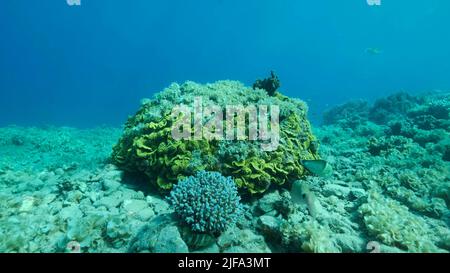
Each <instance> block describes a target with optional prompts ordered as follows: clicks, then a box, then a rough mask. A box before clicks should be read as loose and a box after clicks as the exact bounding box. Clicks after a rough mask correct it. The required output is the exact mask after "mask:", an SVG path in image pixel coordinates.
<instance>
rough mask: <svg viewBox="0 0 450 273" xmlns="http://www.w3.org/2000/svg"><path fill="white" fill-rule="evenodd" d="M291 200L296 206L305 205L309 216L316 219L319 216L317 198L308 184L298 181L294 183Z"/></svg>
mask: <svg viewBox="0 0 450 273" xmlns="http://www.w3.org/2000/svg"><path fill="white" fill-rule="evenodd" d="M291 199H292V202H294V203H296V204H300V205H301V204H305V205H306V207H307V208H308V211H309V214H310V215H311V216H312V217H313V218H316V216H317V198H316V196H315V195H314V193H313V192H312V191H311V190H310V188H309V186H308V184H306V183H304V182H302V181H300V180H297V181H295V182H294V183H292V188H291Z"/></svg>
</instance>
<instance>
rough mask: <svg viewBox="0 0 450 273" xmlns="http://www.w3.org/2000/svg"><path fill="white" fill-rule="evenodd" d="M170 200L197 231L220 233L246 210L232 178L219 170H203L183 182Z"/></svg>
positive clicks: (175, 188)
mask: <svg viewBox="0 0 450 273" xmlns="http://www.w3.org/2000/svg"><path fill="white" fill-rule="evenodd" d="M168 201H169V203H170V204H171V205H172V206H173V208H174V210H175V213H176V214H177V215H178V216H179V217H180V218H181V220H182V221H183V222H184V223H185V224H187V225H188V226H189V227H190V228H191V230H192V231H194V232H198V233H213V234H214V233H221V232H223V231H225V230H226V229H227V228H228V227H229V226H230V225H233V224H234V223H236V221H237V220H238V219H239V218H240V217H241V216H242V215H243V213H244V207H243V206H242V205H241V204H240V197H239V195H238V193H237V188H236V185H235V184H234V182H233V180H232V179H231V178H230V177H223V176H222V175H221V174H220V173H217V172H205V171H200V172H198V173H197V174H196V175H195V176H190V177H188V178H186V179H184V180H182V181H180V182H179V183H178V184H177V185H175V186H174V188H173V190H172V191H171V192H170V196H169V197H168Z"/></svg>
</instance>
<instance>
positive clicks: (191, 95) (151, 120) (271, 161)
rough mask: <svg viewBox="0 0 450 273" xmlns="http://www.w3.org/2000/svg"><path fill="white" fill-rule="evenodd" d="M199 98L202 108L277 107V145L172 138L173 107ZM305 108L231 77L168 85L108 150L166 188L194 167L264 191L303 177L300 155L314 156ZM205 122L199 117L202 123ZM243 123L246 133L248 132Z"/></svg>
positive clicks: (244, 187) (123, 165)
mask: <svg viewBox="0 0 450 273" xmlns="http://www.w3.org/2000/svg"><path fill="white" fill-rule="evenodd" d="M196 98H201V103H202V106H203V107H208V106H212V105H214V106H218V107H220V108H221V109H222V110H224V109H225V108H226V107H227V106H229V105H236V106H243V107H248V106H254V105H268V106H273V105H276V106H278V107H279V109H280V113H279V114H280V115H279V129H280V130H279V134H280V136H279V138H280V139H279V146H278V147H277V149H276V150H275V151H264V150H263V149H261V147H260V145H259V143H257V142H256V141H248V140H247V141H240V140H217V139H213V140H208V139H204V138H203V139H195V140H186V139H181V140H178V139H174V138H173V137H172V135H171V130H172V125H173V124H174V122H175V121H176V118H175V120H174V118H173V117H172V115H171V112H172V110H173V109H174V107H176V106H177V105H192V104H193V103H194V101H195V99H196ZM307 110H308V109H307V106H306V104H305V103H304V102H302V101H301V100H298V99H294V98H289V97H286V96H283V95H281V94H280V93H276V94H274V96H270V95H269V94H268V93H267V92H266V91H264V90H262V89H255V90H254V89H252V88H250V87H245V86H244V85H243V84H241V83H240V82H236V81H219V82H216V83H212V84H205V85H202V84H197V83H194V82H186V83H185V84H183V85H178V84H172V85H171V86H170V87H169V88H167V89H165V90H164V91H163V92H160V93H158V94H156V95H155V97H154V98H153V99H151V100H145V101H144V102H143V104H142V106H141V108H140V109H139V110H138V112H137V113H136V114H135V115H134V116H132V117H130V118H129V119H128V121H127V123H126V125H125V130H124V134H123V136H122V138H121V139H120V140H119V142H118V143H117V144H116V145H115V147H114V149H113V153H112V160H113V162H114V163H115V164H116V165H117V166H119V168H121V169H124V170H126V171H130V172H135V173H141V174H144V175H146V176H147V177H148V178H149V179H150V180H151V181H152V182H153V183H154V184H156V185H157V186H158V187H159V188H160V189H163V190H170V189H171V188H172V186H173V184H176V183H177V181H178V180H180V179H182V178H185V177H187V176H190V175H193V174H195V173H196V172H197V171H202V170H206V171H217V172H220V173H222V174H223V175H225V176H231V177H233V178H234V180H235V182H236V185H237V186H238V188H239V189H241V190H243V191H244V192H245V191H246V192H249V193H252V194H255V193H263V192H265V191H266V190H267V189H268V188H269V187H270V186H271V185H283V184H285V183H287V182H292V181H294V180H297V179H300V178H302V177H304V176H306V174H307V172H306V171H305V168H304V167H303V166H302V164H301V160H304V159H319V156H318V151H317V141H316V138H315V137H314V135H313V134H312V132H311V125H310V123H309V121H308V120H307V117H306V115H307ZM205 122H206V120H205V119H202V125H204V123H205ZM244 126H245V131H246V132H247V131H248V130H250V129H249V128H248V127H247V124H245V125H244Z"/></svg>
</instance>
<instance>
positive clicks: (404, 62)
mask: <svg viewBox="0 0 450 273" xmlns="http://www.w3.org/2000/svg"><path fill="white" fill-rule="evenodd" d="M449 10H450V2H449V1H447V0H427V1H421V0H397V1H391V0H381V6H369V5H368V4H367V2H366V0H352V1H344V0H341V1H338V0H323V1H311V0H309V1H306V0H283V1H273V0H272V1H270V0H246V1H238V0H196V1H183V0H172V1H155V0H133V1H124V0H108V1H106V0H95V1H94V0H81V6H69V5H68V4H67V3H66V0H52V1H29V0H14V1H12V0H6V1H2V3H0V37H1V38H0V39H1V43H0V125H2V126H3V125H9V124H19V125H41V124H55V125H69V126H79V127H91V126H97V125H100V124H107V125H114V126H116V125H117V126H118V125H121V124H122V123H123V122H124V120H125V119H126V117H127V116H128V115H131V114H133V113H134V111H135V110H136V109H137V106H138V103H139V100H140V99H141V98H143V97H150V96H151V95H152V94H153V93H155V92H158V91H160V90H162V89H163V88H164V87H166V86H168V85H169V84H170V83H171V82H174V81H176V82H184V81H186V80H193V81H197V82H202V83H204V82H213V81H216V80H221V79H233V80H240V81H242V82H244V83H246V84H249V85H250V84H251V83H252V82H253V81H254V80H255V79H256V78H261V77H264V76H266V75H267V74H268V72H269V71H270V70H272V69H273V70H275V71H276V72H277V73H278V74H279V76H280V78H281V80H282V85H283V86H282V92H283V93H284V94H286V95H289V96H293V97H298V98H301V99H303V100H305V101H307V102H308V104H309V106H310V111H311V119H312V120H313V121H314V120H318V118H317V117H316V116H318V115H319V114H320V113H321V112H322V111H323V110H324V109H326V108H327V107H329V106H331V105H335V104H338V103H342V102H345V101H348V100H350V99H357V98H363V99H368V100H373V99H374V98H377V97H380V96H385V95H387V94H391V93H393V92H396V91H399V90H405V91H408V92H411V93H416V92H421V91H425V90H432V89H449V88H450V77H448V71H450V54H449V51H448V49H449V48H450V35H449V34H450V33H449V27H450V17H449V16H448V11H449ZM370 48H372V49H376V51H377V52H378V51H379V52H378V53H379V54H370V53H371V51H370V50H367V49H370Z"/></svg>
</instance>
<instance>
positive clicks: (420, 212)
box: [0, 104, 450, 252]
mask: <svg viewBox="0 0 450 273" xmlns="http://www.w3.org/2000/svg"><path fill="white" fill-rule="evenodd" d="M346 107H348V108H350V109H351V110H352V111H353V112H352V113H353V116H352V117H348V120H347V123H346V121H345V120H342V119H341V120H339V118H338V117H339V114H342V113H343V112H345V111H342V109H337V110H336V112H335V113H334V114H333V120H331V121H330V120H329V121H328V125H326V126H321V127H314V126H313V127H314V133H315V135H316V136H317V137H318V138H319V139H320V141H321V147H320V151H321V155H322V157H323V158H326V159H327V160H328V162H329V163H330V164H331V165H332V166H333V175H332V176H331V177H312V176H311V177H309V178H308V179H306V180H305V183H308V184H309V186H310V189H311V192H312V193H313V194H314V198H313V200H314V202H315V204H314V208H315V210H316V211H315V214H316V215H315V217H312V216H311V215H310V213H309V211H308V207H307V206H306V205H305V206H304V205H301V204H300V205H294V204H292V202H290V196H289V192H288V191H286V190H284V189H275V190H272V191H270V192H267V193H266V194H265V195H264V196H261V197H259V198H253V199H250V200H249V199H245V200H244V202H245V203H246V204H247V205H248V206H249V212H248V213H247V216H246V218H245V219H242V220H241V221H240V222H239V223H238V224H237V225H236V226H235V227H232V228H230V229H229V230H227V231H226V232H224V233H223V234H222V235H221V236H220V237H218V238H217V240H216V242H215V243H213V244H211V245H208V246H206V247H203V248H198V249H192V248H188V247H187V245H186V243H185V241H186V238H184V237H183V236H182V235H181V233H182V232H181V231H179V230H178V229H177V225H176V224H174V223H172V222H171V221H170V220H167V219H169V218H170V213H171V212H172V211H171V209H170V207H169V205H168V203H167V202H166V201H165V200H164V197H162V196H161V195H159V193H158V192H156V191H153V190H152V188H151V187H150V186H149V185H148V184H146V183H145V181H142V179H139V178H133V177H128V176H124V175H123V173H122V171H120V170H118V169H117V168H116V167H115V166H113V165H111V164H109V160H108V157H109V156H110V154H111V148H112V146H113V145H114V144H115V143H116V142H117V140H118V139H119V137H120V135H121V133H122V129H121V128H95V129H89V130H80V129H74V128H63V127H45V128H43V127H40V128H32V127H15V126H10V127H4V128H0V252H71V251H72V252H73V251H79V252H127V251H129V252H187V251H190V252H194V251H195V252H369V250H368V248H370V247H371V246H373V245H375V250H377V246H380V248H379V250H380V251H381V252H405V251H406V252H449V251H450V229H449V226H450V220H449V219H450V214H449V210H448V208H449V205H450V198H449V197H450V178H449V169H450V163H449V161H448V160H449V159H448V158H446V156H448V154H447V153H448V149H449V141H450V140H449V137H448V136H449V134H448V131H447V132H445V130H444V131H443V130H442V129H439V130H433V129H429V130H427V132H428V135H426V136H422V137H420V136H417V134H415V137H408V135H407V134H403V133H398V132H397V133H395V132H394V131H395V130H394V129H395V128H396V127H395V126H393V125H391V127H390V128H389V126H387V125H386V126H385V125H376V124H375V123H372V122H370V121H366V120H364V117H362V118H361V117H358V118H355V116H358V113H357V111H355V109H356V108H355V109H352V107H355V105H352V104H350V105H347V106H346ZM358 119H362V120H358ZM349 122H350V123H352V124H349ZM387 132H391V133H387ZM422 133H423V132H422ZM167 223H169V224H167ZM161 225H163V226H161ZM183 238H184V239H183ZM369 242H370V243H369ZM73 244H79V246H80V248H79V249H77V248H72V249H69V248H68V246H69V247H70V246H73Z"/></svg>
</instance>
